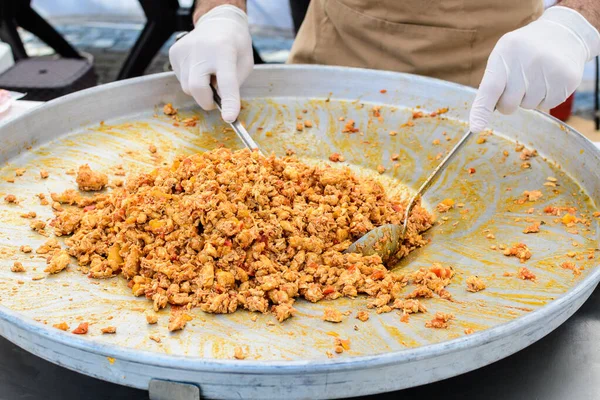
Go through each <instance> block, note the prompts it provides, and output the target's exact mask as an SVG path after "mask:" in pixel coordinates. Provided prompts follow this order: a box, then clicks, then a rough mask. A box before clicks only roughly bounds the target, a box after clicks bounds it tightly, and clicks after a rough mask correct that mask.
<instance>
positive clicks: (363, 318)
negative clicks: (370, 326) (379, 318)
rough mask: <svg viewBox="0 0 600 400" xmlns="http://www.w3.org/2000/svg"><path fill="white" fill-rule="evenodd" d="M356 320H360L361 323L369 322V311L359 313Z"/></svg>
mask: <svg viewBox="0 0 600 400" xmlns="http://www.w3.org/2000/svg"><path fill="white" fill-rule="evenodd" d="M356 319H358V320H359V321H362V322H365V321H368V320H369V312H368V311H364V310H361V311H358V312H357V313H356Z"/></svg>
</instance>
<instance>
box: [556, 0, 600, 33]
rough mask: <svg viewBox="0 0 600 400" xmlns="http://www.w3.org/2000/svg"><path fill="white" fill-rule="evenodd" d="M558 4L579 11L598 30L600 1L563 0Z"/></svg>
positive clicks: (599, 24)
mask: <svg viewBox="0 0 600 400" xmlns="http://www.w3.org/2000/svg"><path fill="white" fill-rule="evenodd" d="M559 5H560V6H563V7H569V8H572V9H573V10H575V11H577V12H579V13H580V14H581V15H583V16H584V17H585V19H587V20H588V21H589V22H590V24H592V25H593V26H594V27H596V29H598V30H600V1H598V0H563V1H561V2H560V3H559Z"/></svg>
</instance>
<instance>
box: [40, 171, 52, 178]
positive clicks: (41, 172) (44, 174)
mask: <svg viewBox="0 0 600 400" xmlns="http://www.w3.org/2000/svg"><path fill="white" fill-rule="evenodd" d="M49 176H50V174H49V173H48V171H46V170H45V169H40V178H42V179H47V178H48V177H49Z"/></svg>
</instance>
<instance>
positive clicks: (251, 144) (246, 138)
mask: <svg viewBox="0 0 600 400" xmlns="http://www.w3.org/2000/svg"><path fill="white" fill-rule="evenodd" d="M210 89H211V90H212V92H213V100H214V101H215V104H216V105H217V109H218V110H219V111H223V110H222V108H221V96H219V93H218V92H217V89H216V88H215V86H214V85H213V82H212V79H211V82H210ZM229 125H231V128H233V131H234V132H235V133H236V134H237V136H238V137H239V138H240V140H241V141H242V142H243V143H244V145H245V146H246V147H247V148H249V149H250V150H259V151H260V149H259V148H258V145H257V144H256V142H255V141H254V140H253V139H252V137H251V136H250V134H248V131H247V130H246V128H244V126H243V125H242V123H241V122H240V121H239V120H238V119H237V118H236V120H235V121H233V122H230V123H229Z"/></svg>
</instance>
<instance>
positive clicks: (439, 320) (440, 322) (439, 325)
mask: <svg viewBox="0 0 600 400" xmlns="http://www.w3.org/2000/svg"><path fill="white" fill-rule="evenodd" d="M452 319H454V314H451V313H448V314H447V313H443V312H436V313H435V316H434V317H433V319H432V320H431V321H427V322H426V323H425V327H427V328H436V329H447V328H448V325H449V322H450V320H452Z"/></svg>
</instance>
